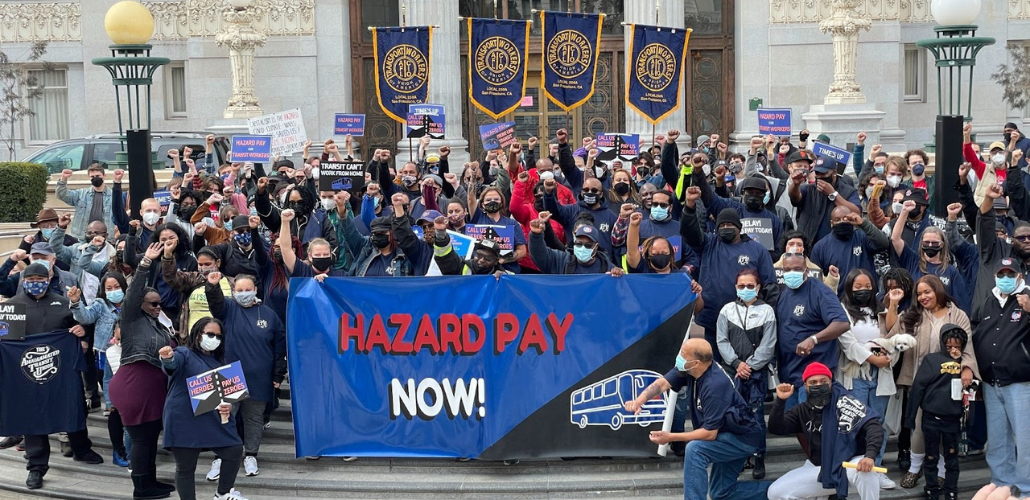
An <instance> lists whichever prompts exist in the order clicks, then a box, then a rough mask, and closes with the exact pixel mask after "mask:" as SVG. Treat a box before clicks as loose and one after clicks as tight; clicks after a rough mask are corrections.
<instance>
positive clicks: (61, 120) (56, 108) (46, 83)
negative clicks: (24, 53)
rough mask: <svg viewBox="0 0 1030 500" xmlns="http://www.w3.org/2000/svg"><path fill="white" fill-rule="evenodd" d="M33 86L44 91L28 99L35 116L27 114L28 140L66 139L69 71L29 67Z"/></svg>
mask: <svg viewBox="0 0 1030 500" xmlns="http://www.w3.org/2000/svg"><path fill="white" fill-rule="evenodd" d="M28 76H29V79H30V80H34V82H35V86H34V88H39V89H42V90H43V95H41V96H40V97H39V98H37V99H29V102H28V105H29V108H30V109H32V111H33V112H34V113H35V115H33V116H30V117H29V140H30V141H59V140H61V139H67V138H68V71H67V70H64V69H38V70H29V75H28Z"/></svg>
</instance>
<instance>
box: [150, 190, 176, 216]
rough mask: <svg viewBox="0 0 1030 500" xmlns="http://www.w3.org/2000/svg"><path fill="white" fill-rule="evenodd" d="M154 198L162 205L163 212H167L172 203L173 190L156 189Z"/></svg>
mask: <svg viewBox="0 0 1030 500" xmlns="http://www.w3.org/2000/svg"><path fill="white" fill-rule="evenodd" d="M154 199H155V200H157V203H158V204H159V205H161V214H162V215H164V214H167V213H168V207H169V206H171V204H172V192H171V191H168V190H163V191H154Z"/></svg>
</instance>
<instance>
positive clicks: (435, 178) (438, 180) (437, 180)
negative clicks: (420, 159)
mask: <svg viewBox="0 0 1030 500" xmlns="http://www.w3.org/2000/svg"><path fill="white" fill-rule="evenodd" d="M424 178H425V179H432V181H433V182H435V183H436V185H437V186H440V187H443V179H441V178H440V176H439V175H436V174H426V175H425V177H424Z"/></svg>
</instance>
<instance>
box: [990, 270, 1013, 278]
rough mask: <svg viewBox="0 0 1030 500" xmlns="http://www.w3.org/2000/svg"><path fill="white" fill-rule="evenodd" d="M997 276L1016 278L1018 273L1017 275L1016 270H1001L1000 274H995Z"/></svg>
mask: <svg viewBox="0 0 1030 500" xmlns="http://www.w3.org/2000/svg"><path fill="white" fill-rule="evenodd" d="M995 276H997V277H999V278H1015V277H1016V276H1017V275H1016V272H1015V271H1007V272H1000V273H998V274H995Z"/></svg>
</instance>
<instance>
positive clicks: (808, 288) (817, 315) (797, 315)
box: [775, 253, 879, 498]
mask: <svg viewBox="0 0 1030 500" xmlns="http://www.w3.org/2000/svg"><path fill="white" fill-rule="evenodd" d="M783 282H784V284H785V285H786V286H787V288H785V289H784V290H783V291H782V292H780V297H779V300H778V302H777V303H776V306H775V307H776V322H777V325H776V331H777V332H778V333H777V335H778V337H779V338H778V339H777V340H778V349H777V357H778V359H779V363H778V368H779V376H780V381H782V382H786V383H789V384H791V385H792V386H794V387H801V385H802V382H803V381H804V377H803V375H802V373H803V371H804V367H805V366H807V365H808V364H810V363H812V362H816V361H818V362H820V363H822V364H824V365H826V366H828V367H829V368H830V369H831V370H834V369H836V368H837V359H838V358H839V357H840V347H839V343H838V342H837V338H838V337H840V336H841V335H843V334H844V332H846V331H848V330H850V329H851V323H850V322H849V321H848V316H847V314H845V313H844V307H842V306H841V304H840V299H839V298H837V294H836V293H834V291H833V290H830V287H828V286H826V285H824V284H823V283H822V282H821V281H819V280H815V279H810V278H808V269H807V265H806V261H805V256H804V255H802V254H796V253H788V254H784V255H783ZM805 396H806V394H805V393H804V391H798V393H792V394H791V395H790V399H789V400H788V401H787V409H788V410H789V409H791V408H793V407H794V406H796V405H797V404H798V403H803V402H804V398H805ZM877 446H879V443H877ZM877 453H879V449H877ZM875 457H876V454H874V455H873V458H875ZM877 484H879V483H877ZM863 498H864V497H863Z"/></svg>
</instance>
